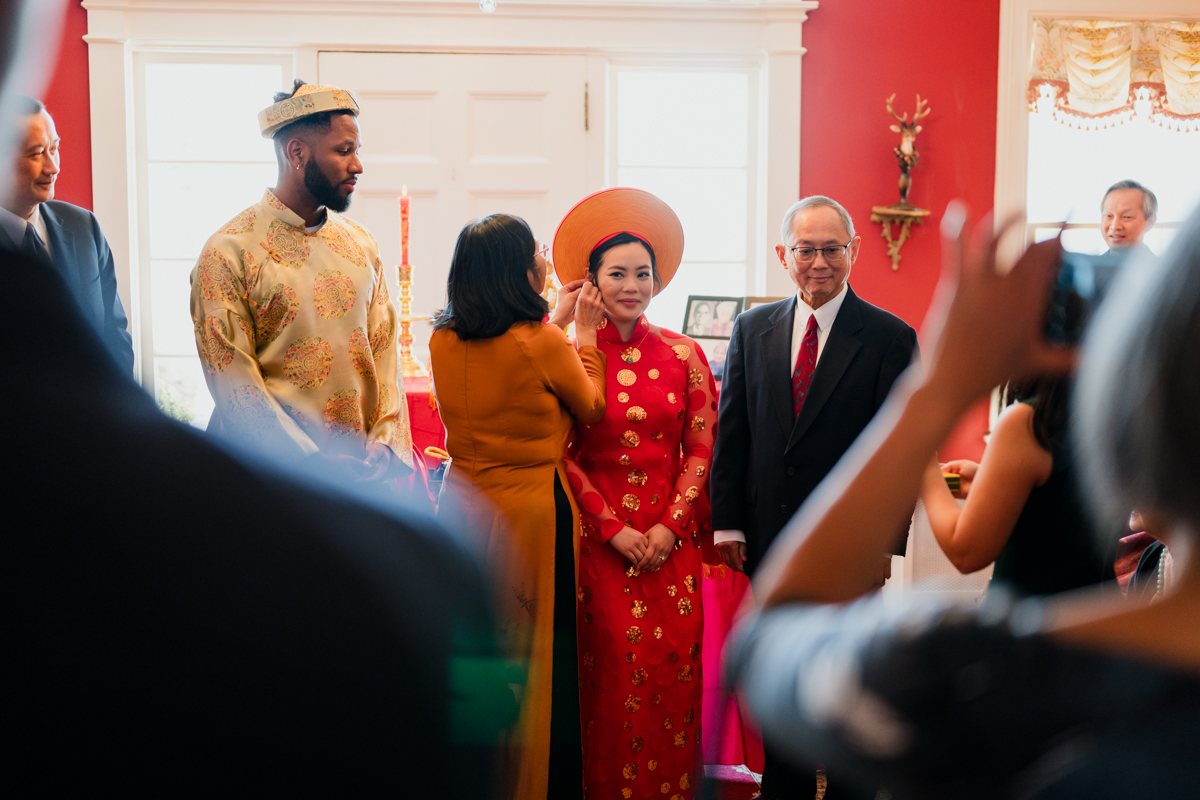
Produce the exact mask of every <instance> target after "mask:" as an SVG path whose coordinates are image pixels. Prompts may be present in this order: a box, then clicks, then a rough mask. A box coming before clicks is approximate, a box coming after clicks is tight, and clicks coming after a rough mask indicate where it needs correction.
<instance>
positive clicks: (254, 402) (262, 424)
mask: <svg viewBox="0 0 1200 800" xmlns="http://www.w3.org/2000/svg"><path fill="white" fill-rule="evenodd" d="M221 421H222V422H227V423H228V424H229V427H230V428H231V429H233V430H234V431H236V432H237V433H240V434H241V435H243V436H248V437H250V438H252V439H263V438H264V437H265V436H266V432H267V431H268V430H269V429H270V428H269V426H271V425H272V424H273V423H274V422H275V412H274V411H272V410H271V401H270V400H268V399H267V395H266V393H265V392H264V391H263V390H262V389H259V388H258V387H257V386H251V385H250V384H248V383H245V384H242V385H241V386H239V387H237V388H236V389H234V390H233V391H232V392H231V393H230V395H229V400H228V401H226V404H225V413H224V414H223V415H222V417H221Z"/></svg>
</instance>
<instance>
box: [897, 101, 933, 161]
mask: <svg viewBox="0 0 1200 800" xmlns="http://www.w3.org/2000/svg"><path fill="white" fill-rule="evenodd" d="M895 99H896V95H895V94H893V95H892V96H891V97H889V98H888V99H887V110H888V113H889V114H891V115H892V116H893V117H895V118H896V119H897V120H899V122H900V124H899V125H893V126H891V129H892V130H893V131H895V132H896V133H898V134H900V151H901V152H903V153H904V154H905V155H913V154H914V152H915V150H914V149H913V142H915V141H916V139H917V134H918V133H920V132H921V126H920V125H918V124H917V120H919V119H921V118H922V117H927V116H929V101H928V100H922V99H921V95H917V110H916V111H914V112H913V118H912V122H909V121H908V112H907V111H905V112H904V116H899V115H897V114H896V112H895V111H893V110H892V101H893V100H895ZM914 161H915V159H914Z"/></svg>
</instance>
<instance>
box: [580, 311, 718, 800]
mask: <svg viewBox="0 0 1200 800" xmlns="http://www.w3.org/2000/svg"><path fill="white" fill-rule="evenodd" d="M597 334H598V335H597V338H598V340H599V349H600V351H601V352H603V353H605V354H606V356H607V362H608V363H607V365H606V376H605V378H606V380H607V382H608V383H607V387H608V388H607V390H606V394H607V397H606V401H607V403H608V409H607V411H606V413H605V415H604V418H603V419H602V420H601V421H600V422H598V423H595V424H592V425H580V426H577V437H576V440H575V442H574V443H573V444H572V445H571V447H570V450H569V454H568V459H567V462H566V464H567V475H568V477H569V480H570V483H571V488H572V490H573V491H574V493H575V497H576V498H577V500H578V503H579V507H580V515H581V523H582V524H581V536H582V538H581V541H580V545H579V576H578V593H577V598H578V603H577V613H578V624H579V656H580V666H579V676H580V711H581V715H582V716H581V721H582V724H583V761H584V786H585V793H584V797H586V798H589V800H601V799H602V798H603V799H604V800H607V798H613V799H614V800H616V799H617V798H620V799H621V800H625V799H626V798H634V797H661V798H663V800H691V798H692V795H693V793H694V792H695V787H696V785H697V784H698V783H699V776H700V772H699V771H700V770H701V769H702V765H701V750H700V711H701V708H700V707H701V702H702V696H703V686H702V682H701V675H700V664H701V659H700V642H701V640H702V639H703V632H704V621H703V614H702V611H701V601H700V577H701V567H700V546H699V543H698V541H697V539H696V523H695V521H694V519H693V517H694V509H695V503H696V502H697V500H698V499H699V498H700V496H701V495H702V493H703V491H704V489H705V484H706V481H707V480H708V470H709V466H710V465H711V463H712V447H713V438H714V435H715V433H716V424H717V402H716V385H715V383H714V382H713V377H712V372H711V371H710V370H709V367H708V362H707V360H706V359H705V357H704V353H703V352H701V350H700V348H699V346H698V345H697V344H696V343H695V342H694V341H692V340H691V339H689V338H687V337H686V336H681V335H680V334H678V333H672V332H671V331H667V330H663V329H661V328H658V327H656V326H653V325H650V324H649V323H648V322H647V321H646V318H645V317H642V318H641V319H639V320H638V322H637V325H636V327H635V329H634V333H633V335H632V336H631V337H630V338H629V341H628V342H622V341H621V337H620V334H619V333H617V330H616V326H615V325H612V324H609V325H607V326H605V327H604V328H602V329H600V330H599V331H598V332H597ZM656 523H661V524H663V525H665V526H666V527H668V528H670V529H671V530H672V531H673V532H674V533H675V536H676V540H675V548H674V549H673V550H672V551H671V554H670V556H669V557H668V558H667V560H666V562H665V563H664V564H663V566H662V568H661V569H659V570H658V571H645V572H642V573H640V574H639V573H638V572H636V571H635V570H634V568H633V565H632V564H631V563H630V562H629V561H628V560H626V558H625V557H624V556H622V555H621V554H620V553H619V552H617V550H616V549H615V548H613V547H612V546H611V545H609V544H608V543H607V542H608V540H609V539H610V538H612V536H613V534H615V533H617V532H618V531H620V530H621V528H622V527H623V526H624V525H629V526H630V527H631V528H633V529H634V530H637V531H641V532H643V533H644V532H646V531H647V530H649V529H650V528H651V527H652V526H653V525H655V524H656Z"/></svg>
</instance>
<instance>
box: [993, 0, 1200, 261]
mask: <svg viewBox="0 0 1200 800" xmlns="http://www.w3.org/2000/svg"><path fill="white" fill-rule="evenodd" d="M1051 3H1053V4H1051ZM1064 17H1067V18H1069V17H1078V18H1080V19H1129V20H1170V19H1180V18H1187V19H1195V18H1197V17H1200V12H1198V11H1197V8H1196V0H1146V2H1144V3H1141V4H1139V6H1138V7H1137V8H1136V9H1131V7H1130V4H1129V3H1128V2H1127V0H1000V64H999V70H998V74H997V87H996V89H997V91H996V189H995V202H994V208H995V219H996V224H997V225H999V224H1001V223H1002V222H1003V221H1005V220H1007V219H1010V218H1012V217H1016V218H1018V219H1019V220H1020V222H1021V225H1022V227H1023V229H1024V231H1025V233H1026V236H1025V240H1030V237H1032V235H1033V230H1034V228H1035V227H1039V225H1038V224H1037V223H1039V220H1028V219H1026V217H1025V197H1026V192H1027V190H1028V179H1029V175H1028V169H1029V113H1030V112H1029V105H1028V100H1027V99H1026V91H1027V88H1028V85H1029V56H1030V53H1031V52H1032V47H1033V22H1034V20H1035V19H1041V18H1060V19H1061V18H1064ZM1193 135H1195V136H1198V137H1200V134H1193ZM1198 141H1200V138H1198ZM1031 223H1033V224H1031ZM1078 227H1091V226H1088V225H1080V226H1078ZM1096 227H1097V228H1098V227H1099V226H1096ZM1164 227H1166V226H1164ZM1024 244H1025V241H1023V240H1020V239H1018V238H1017V237H1009V238H1008V239H1007V240H1006V241H1005V242H1004V243H1003V246H1002V253H1003V254H1004V255H1006V256H1008V257H1009V258H1015V257H1016V256H1017V255H1018V254H1019V253H1020V251H1021V249H1022V247H1023V246H1024Z"/></svg>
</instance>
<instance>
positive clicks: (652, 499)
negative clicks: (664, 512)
mask: <svg viewBox="0 0 1200 800" xmlns="http://www.w3.org/2000/svg"><path fill="white" fill-rule="evenodd" d="M660 499H661V498H660V497H659V496H658V495H656V494H652V495H650V505H652V506H656V505H658V501H659V500H660Z"/></svg>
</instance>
